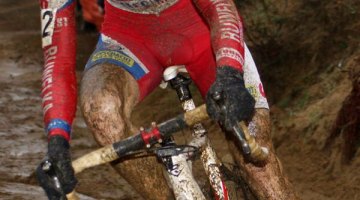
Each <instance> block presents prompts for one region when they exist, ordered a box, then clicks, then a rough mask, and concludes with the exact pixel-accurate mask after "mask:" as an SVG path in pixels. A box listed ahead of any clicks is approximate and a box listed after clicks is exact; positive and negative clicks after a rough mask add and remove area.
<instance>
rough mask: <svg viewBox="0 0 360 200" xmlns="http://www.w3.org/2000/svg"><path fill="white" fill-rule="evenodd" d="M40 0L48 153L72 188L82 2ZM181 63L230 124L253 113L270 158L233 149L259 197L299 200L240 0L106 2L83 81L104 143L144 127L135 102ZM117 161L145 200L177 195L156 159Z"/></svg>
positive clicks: (91, 123) (84, 100)
mask: <svg viewBox="0 0 360 200" xmlns="http://www.w3.org/2000/svg"><path fill="white" fill-rule="evenodd" d="M40 4H41V18H42V44H43V51H44V58H45V67H44V71H43V79H42V80H43V81H42V83H43V84H42V98H43V105H42V106H43V112H44V122H45V126H46V132H47V135H48V141H49V142H48V154H47V156H48V158H49V159H50V160H51V161H52V162H53V163H54V164H55V165H56V167H57V168H58V176H59V179H60V182H61V184H62V186H63V190H64V192H65V193H69V192H71V191H72V190H73V189H74V188H75V185H76V183H77V180H76V178H75V176H74V172H73V169H72V167H71V157H70V153H69V148H70V145H69V141H70V138H71V124H72V121H73V119H74V115H75V109H76V96H77V89H76V78H75V49H76V39H75V15H74V6H75V4H74V1H73V0H40ZM179 64H184V65H186V67H187V70H188V71H189V74H190V76H191V78H192V79H193V80H194V82H195V84H196V85H197V87H198V88H199V90H200V92H201V94H202V95H203V97H204V98H205V100H206V103H207V107H208V113H209V115H210V116H211V117H212V118H213V119H215V120H218V121H219V122H220V124H222V125H223V126H224V127H225V129H228V130H229V129H231V127H232V125H233V124H234V123H236V122H238V121H241V120H251V118H252V119H253V120H252V123H250V127H251V131H252V133H253V134H256V137H257V140H258V141H259V142H260V143H261V145H263V146H266V147H268V148H269V149H270V157H269V159H268V162H267V163H266V164H264V165H262V166H257V165H254V164H251V163H247V162H245V161H244V160H243V158H242V156H241V153H239V150H238V148H237V146H236V145H235V144H234V143H231V142H230V147H231V150H232V151H233V152H234V155H235V158H236V161H237V162H238V163H239V164H242V165H241V166H244V170H245V172H246V174H245V175H246V176H247V177H248V179H249V180H250V181H251V185H252V186H254V190H255V192H256V195H257V196H258V197H259V198H261V199H295V198H296V196H295V194H294V193H293V191H292V189H291V187H290V185H289V183H288V182H287V179H286V178H285V177H284V176H283V175H282V172H281V169H280V166H279V163H278V161H277V159H276V156H275V154H274V152H273V147H272V145H271V141H270V133H269V131H270V129H269V116H268V114H269V112H268V104H267V101H266V97H265V94H264V91H263V87H262V84H261V81H260V78H259V75H258V73H257V70H256V67H255V64H254V63H253V60H252V58H251V55H250V53H249V51H248V50H247V48H246V45H245V43H244V41H243V28H242V23H241V21H240V17H239V14H238V12H237V10H236V8H235V5H234V3H233V1H232V0H106V1H105V16H104V22H103V24H102V29H101V36H100V38H99V42H98V44H97V47H96V50H95V51H94V53H93V54H92V55H91V57H90V59H89V61H88V63H87V65H86V67H85V73H84V76H83V79H82V81H81V88H80V105H81V109H82V113H83V116H84V118H85V120H86V123H87V125H88V127H89V128H90V129H91V131H92V132H93V135H94V137H95V139H96V141H97V142H98V143H99V144H100V145H107V144H110V143H113V142H115V141H118V140H121V139H123V138H125V137H128V136H129V135H130V134H131V133H134V132H136V128H135V127H134V126H133V125H132V123H131V121H130V116H131V112H132V109H133V108H134V106H135V105H136V104H137V103H138V102H140V101H141V100H142V99H143V98H144V97H146V96H147V95H148V94H149V93H150V92H151V91H152V90H153V89H154V88H155V87H156V86H157V85H158V84H159V83H160V81H161V77H162V72H163V70H164V68H165V67H167V66H171V65H179ZM246 87H247V89H246ZM215 93H219V94H221V96H223V97H224V104H225V106H226V109H225V111H224V110H222V109H219V108H218V106H217V103H216V102H215V101H214V100H213V98H212V96H213V95H214V94H215ZM255 108H256V109H255ZM255 110H256V111H255ZM113 166H114V167H115V168H116V169H117V170H118V171H119V172H120V174H121V175H122V176H123V177H124V178H125V179H126V180H127V181H128V182H129V183H130V184H131V185H132V186H133V187H134V188H135V189H136V190H137V191H138V192H139V193H140V194H141V195H142V196H143V197H144V198H145V199H168V198H170V197H171V192H170V190H169V189H164V188H168V187H167V184H166V181H165V180H164V179H163V177H162V169H161V166H160V165H158V164H157V163H156V159H155V158H144V159H141V160H139V159H136V160H131V161H125V162H123V163H121V164H116V163H113ZM37 175H38V180H39V182H40V185H41V186H42V187H43V188H44V189H45V191H46V193H47V195H48V197H49V198H55V199H56V197H58V196H59V195H60V194H59V193H58V192H57V191H56V190H54V188H53V187H52V186H51V185H50V184H49V183H48V181H47V179H48V177H47V176H46V174H44V173H43V172H42V170H40V168H38V169H37Z"/></svg>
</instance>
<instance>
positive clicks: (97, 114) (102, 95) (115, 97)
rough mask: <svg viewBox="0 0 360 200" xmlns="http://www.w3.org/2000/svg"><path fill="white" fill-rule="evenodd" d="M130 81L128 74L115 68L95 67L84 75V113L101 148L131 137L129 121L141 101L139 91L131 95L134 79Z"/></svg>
mask: <svg viewBox="0 0 360 200" xmlns="http://www.w3.org/2000/svg"><path fill="white" fill-rule="evenodd" d="M130 78H132V77H130ZM128 79H129V77H128V75H126V74H125V72H124V71H122V70H121V69H120V68H118V67H116V66H112V65H103V66H100V65H99V66H95V67H93V68H91V69H90V70H88V71H87V72H86V73H85V74H84V77H83V79H82V82H81V89H80V105H81V110H82V113H83V116H84V118H85V121H86V123H87V125H88V127H89V128H90V130H91V131H92V133H93V134H94V137H95V139H96V141H97V142H98V143H99V144H100V145H106V144H110V143H113V142H115V141H119V140H120V139H123V138H124V137H125V136H126V135H127V134H126V132H127V129H128V127H130V125H129V120H128V119H129V118H130V114H131V109H132V108H133V106H134V105H135V103H136V100H137V96H136V91H131V92H130V90H131V87H129V85H128V84H129V82H131V80H128ZM135 84H136V82H135ZM135 89H136V88H133V89H132V90H135Z"/></svg>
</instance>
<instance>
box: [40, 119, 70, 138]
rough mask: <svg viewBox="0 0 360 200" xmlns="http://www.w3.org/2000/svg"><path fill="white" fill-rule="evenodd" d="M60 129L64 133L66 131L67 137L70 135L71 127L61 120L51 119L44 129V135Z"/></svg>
mask: <svg viewBox="0 0 360 200" xmlns="http://www.w3.org/2000/svg"><path fill="white" fill-rule="evenodd" d="M56 128H60V129H62V130H64V131H66V132H67V133H68V134H69V135H70V133H71V126H70V125H69V124H68V123H67V122H66V121H64V120H62V119H53V120H51V121H50V123H49V124H48V125H47V127H46V133H49V132H50V131H51V130H53V129H56Z"/></svg>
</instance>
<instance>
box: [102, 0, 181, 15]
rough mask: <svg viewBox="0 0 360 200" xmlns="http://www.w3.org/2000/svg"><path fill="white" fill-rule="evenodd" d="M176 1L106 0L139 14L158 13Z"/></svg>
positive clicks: (117, 6) (115, 5) (122, 8)
mask: <svg viewBox="0 0 360 200" xmlns="http://www.w3.org/2000/svg"><path fill="white" fill-rule="evenodd" d="M178 1H179V0H108V2H109V3H110V4H111V5H113V6H114V7H116V8H119V9H121V10H125V11H129V12H133V13H140V14H159V13H160V12H161V11H163V10H165V9H167V8H169V7H171V6H172V5H174V4H175V3H177V2H178Z"/></svg>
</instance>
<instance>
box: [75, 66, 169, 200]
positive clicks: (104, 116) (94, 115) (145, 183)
mask: <svg viewBox="0 0 360 200" xmlns="http://www.w3.org/2000/svg"><path fill="white" fill-rule="evenodd" d="M80 91H81V93H80V101H81V109H82V112H83V116H84V118H85V121H86V123H87V125H88V127H89V128H90V130H91V131H92V133H93V135H94V137H95V139H96V141H97V142H98V143H99V144H100V145H107V144H111V143H113V142H115V141H119V140H121V139H123V138H125V137H128V136H130V135H131V134H132V133H135V132H136V129H135V128H134V126H133V125H132V123H131V122H130V116H131V112H132V109H133V107H134V106H135V104H136V103H137V99H138V96H139V90H138V86H137V83H136V81H135V80H134V79H133V77H132V76H131V75H130V74H128V73H127V72H125V71H124V70H122V69H121V68H119V67H116V66H113V65H110V64H103V65H101V66H100V65H98V66H95V67H93V68H91V69H90V70H88V71H87V72H86V73H85V75H84V77H83V79H82V82H81V90H80ZM113 166H114V167H115V169H116V170H117V171H119V172H120V174H121V175H122V176H123V177H124V178H125V179H126V180H127V181H128V182H129V183H130V184H131V185H132V186H133V187H134V188H135V190H137V191H138V192H139V193H140V194H141V195H142V196H143V197H144V198H145V199H156V200H158V199H169V197H170V196H171V192H170V190H169V189H168V187H167V184H166V181H165V179H164V178H163V174H162V168H161V167H162V166H161V164H159V163H158V162H157V161H156V158H155V157H147V158H142V159H133V160H128V161H124V162H122V163H120V164H115V163H113Z"/></svg>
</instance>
